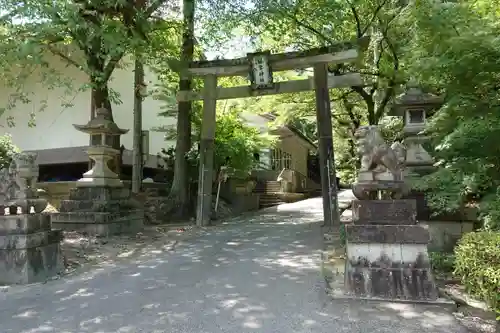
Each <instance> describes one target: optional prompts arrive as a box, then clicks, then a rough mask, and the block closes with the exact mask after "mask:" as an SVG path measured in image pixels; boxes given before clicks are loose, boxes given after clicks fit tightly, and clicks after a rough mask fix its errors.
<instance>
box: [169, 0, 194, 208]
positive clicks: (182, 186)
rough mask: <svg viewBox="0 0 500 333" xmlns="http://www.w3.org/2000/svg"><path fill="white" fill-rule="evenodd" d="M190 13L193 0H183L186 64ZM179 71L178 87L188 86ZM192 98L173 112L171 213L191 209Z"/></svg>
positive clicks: (191, 28)
mask: <svg viewBox="0 0 500 333" xmlns="http://www.w3.org/2000/svg"><path fill="white" fill-rule="evenodd" d="M194 13H195V0H183V15H184V21H183V25H184V27H183V28H184V31H183V35H182V50H181V62H182V65H183V66H182V67H183V68H186V67H187V65H188V63H189V62H191V61H193V56H194ZM183 74H185V73H182V71H181V75H180V79H179V90H191V86H192V79H191V77H188V76H186V75H183ZM191 103H192V102H179V105H178V113H177V140H176V146H175V165H174V180H173V182H172V188H171V189H170V197H171V198H170V199H171V200H173V203H174V204H175V206H174V211H173V212H172V213H174V215H175V216H176V217H188V216H189V213H190V211H191V207H190V202H189V201H190V195H189V166H188V163H187V159H186V154H187V153H188V152H189V150H190V149H191V110H192V104H191Z"/></svg>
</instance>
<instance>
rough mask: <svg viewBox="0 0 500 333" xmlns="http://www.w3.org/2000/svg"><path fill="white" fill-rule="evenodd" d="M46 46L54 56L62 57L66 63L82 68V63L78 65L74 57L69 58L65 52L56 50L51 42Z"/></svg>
mask: <svg viewBox="0 0 500 333" xmlns="http://www.w3.org/2000/svg"><path fill="white" fill-rule="evenodd" d="M47 48H48V50H49V51H50V52H52V54H54V55H56V56H59V57H60V58H61V59H63V60H64V61H66V62H67V63H68V64H70V65H73V66H75V67H76V68H78V69H80V70H82V69H83V66H82V65H80V64H79V63H77V62H76V61H75V60H74V59H71V58H70V57H68V56H67V55H66V54H64V53H62V52H61V51H60V50H58V49H57V48H55V47H54V46H52V45H51V44H47Z"/></svg>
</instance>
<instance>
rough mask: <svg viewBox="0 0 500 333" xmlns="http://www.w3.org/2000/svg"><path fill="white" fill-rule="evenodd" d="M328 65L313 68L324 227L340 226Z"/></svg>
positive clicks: (318, 65)
mask: <svg viewBox="0 0 500 333" xmlns="http://www.w3.org/2000/svg"><path fill="white" fill-rule="evenodd" d="M327 66H328V65H327V64H325V63H321V64H317V65H315V66H314V84H315V93H316V119H317V124H318V125H317V126H318V136H319V163H320V173H321V194H322V196H323V215H324V225H325V226H328V227H332V226H334V225H340V216H339V210H338V202H337V182H336V172H335V157H334V152H333V135H332V110H331V108H330V94H329V89H328V70H327V69H328V67H327Z"/></svg>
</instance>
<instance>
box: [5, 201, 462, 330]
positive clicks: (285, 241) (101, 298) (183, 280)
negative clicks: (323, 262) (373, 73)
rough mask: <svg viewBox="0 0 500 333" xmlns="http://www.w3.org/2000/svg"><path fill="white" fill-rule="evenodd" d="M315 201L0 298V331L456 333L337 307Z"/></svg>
mask: <svg viewBox="0 0 500 333" xmlns="http://www.w3.org/2000/svg"><path fill="white" fill-rule="evenodd" d="M321 211H322V210H321V199H319V198H318V199H316V198H315V199H309V200H305V201H302V202H299V203H295V204H285V205H281V206H279V207H278V208H271V209H267V210H265V211H264V212H263V213H262V214H261V215H259V216H251V217H245V218H240V219H234V220H231V221H230V222H229V223H226V225H224V226H220V227H213V228H209V229H206V230H205V231H203V232H201V233H200V234H199V235H198V236H196V237H193V238H192V239H190V240H189V241H187V242H185V243H179V244H178V245H177V246H176V248H175V250H174V251H173V252H171V253H170V254H168V255H165V254H164V253H163V254H155V252H154V251H152V253H151V257H149V259H145V260H144V259H143V260H142V261H140V262H130V263H127V264H122V265H121V266H115V267H109V268H104V269H102V270H101V271H97V272H92V273H88V274H86V275H84V276H79V277H73V278H67V279H62V280H56V281H51V282H48V283H46V284H43V285H34V286H29V287H19V288H18V287H16V288H11V289H9V290H8V291H7V292H4V293H0V331H1V332H2V333H28V332H29V333H42V332H44V333H45V332H57V333H70V332H71V333H74V332H75V333H86V332H92V333H107V332H110V333H111V332H113V333H115V332H134V333H135V332H147V333H157V332H158V333H159V332H168V333H177V332H179V333H181V332H192V333H201V332H206V333H218V332H228V333H245V332H256V333H257V332H259V333H272V332H276V333H293V332H315V333H323V332H324V333H327V332H328V333H343V332H346V333H347V332H349V333H352V332H360V333H364V332H367V333H368V332H370V333H372V332H391V333H392V332H398V333H425V332H429V333H430V332H432V333H438V332H443V333H445V332H446V333H449V332H453V333H461V332H463V331H462V329H461V327H459V326H457V324H456V322H455V321H454V319H453V317H452V316H451V315H450V314H448V313H446V312H443V311H442V310H440V309H439V308H433V307H414V306H411V305H398V304H391V303H384V304H375V303H372V304H367V303H359V302H336V301H335V302H334V301H332V300H331V299H330V298H329V297H328V296H327V295H326V293H325V289H324V281H322V278H321V277H320V273H319V259H320V257H319V250H320V249H321V245H322V244H321V242H322V235H321V233H320V223H318V221H319V220H320V219H321Z"/></svg>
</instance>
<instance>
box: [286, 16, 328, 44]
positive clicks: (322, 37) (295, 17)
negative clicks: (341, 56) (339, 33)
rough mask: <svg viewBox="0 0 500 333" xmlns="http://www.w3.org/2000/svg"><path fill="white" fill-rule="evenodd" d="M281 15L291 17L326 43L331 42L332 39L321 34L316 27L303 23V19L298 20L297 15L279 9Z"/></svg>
mask: <svg viewBox="0 0 500 333" xmlns="http://www.w3.org/2000/svg"><path fill="white" fill-rule="evenodd" d="M280 12H281V14H282V15H285V16H288V17H289V18H291V19H292V20H293V21H294V22H295V23H296V24H297V25H298V26H300V27H302V28H304V29H306V30H308V31H309V32H312V33H313V34H315V35H316V36H317V37H319V38H320V39H322V40H323V41H324V42H326V43H328V44H333V43H334V41H333V40H332V39H331V38H329V37H327V36H326V35H325V34H323V33H322V32H321V31H319V30H318V29H316V28H314V27H312V26H310V25H309V24H306V23H304V22H303V21H300V20H299V19H298V18H297V16H295V15H291V14H289V13H287V12H284V11H280Z"/></svg>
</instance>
